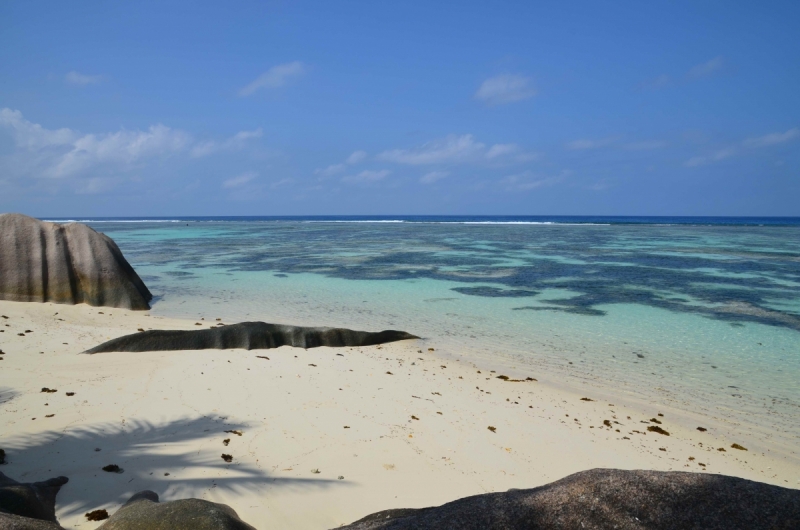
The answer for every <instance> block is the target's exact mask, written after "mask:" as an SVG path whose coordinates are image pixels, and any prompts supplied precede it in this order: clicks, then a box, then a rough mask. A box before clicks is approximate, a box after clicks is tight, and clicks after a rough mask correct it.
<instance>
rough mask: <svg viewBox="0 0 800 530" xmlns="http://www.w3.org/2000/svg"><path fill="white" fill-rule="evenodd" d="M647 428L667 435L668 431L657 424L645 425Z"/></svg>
mask: <svg viewBox="0 0 800 530" xmlns="http://www.w3.org/2000/svg"><path fill="white" fill-rule="evenodd" d="M647 430H648V431H650V432H655V433H658V434H663V435H664V436H669V433H668V432H667V431H665V430H664V429H662V428H661V427H658V426H657V425H650V426H649V427H647Z"/></svg>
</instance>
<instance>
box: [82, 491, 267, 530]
mask: <svg viewBox="0 0 800 530" xmlns="http://www.w3.org/2000/svg"><path fill="white" fill-rule="evenodd" d="M101 529H102V530H255V529H254V528H253V527H252V526H250V525H249V524H247V523H245V522H244V521H242V520H241V519H239V516H238V515H236V512H235V511H233V509H232V508H231V507H230V506H226V505H225V504H217V503H214V502H209V501H203V500H200V499H181V500H178V501H170V502H158V494H156V493H155V492H152V491H148V490H145V491H140V492H139V493H137V494H136V495H134V496H133V497H131V498H130V499H129V500H128V502H126V503H125V504H124V505H123V506H122V508H120V509H119V510H117V512H116V513H115V514H114V515H112V516H111V517H110V518H109V519H108V520H107V521H106V522H105V523H103V524H102V525H100V526H99V527H98V529H97V530H101Z"/></svg>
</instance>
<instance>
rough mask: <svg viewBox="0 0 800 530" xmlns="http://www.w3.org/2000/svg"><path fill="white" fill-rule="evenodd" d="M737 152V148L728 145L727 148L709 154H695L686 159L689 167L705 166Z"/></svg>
mask: <svg viewBox="0 0 800 530" xmlns="http://www.w3.org/2000/svg"><path fill="white" fill-rule="evenodd" d="M735 154H736V150H735V149H733V148H732V147H728V148H725V149H720V150H719V151H717V152H715V153H712V154H710V155H707V156H694V157H692V158H690V159H689V160H687V161H686V166H687V167H697V166H703V165H706V164H710V163H713V162H719V161H721V160H725V159H726V158H730V157H732V156H733V155H735Z"/></svg>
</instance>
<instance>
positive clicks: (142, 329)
mask: <svg viewBox="0 0 800 530" xmlns="http://www.w3.org/2000/svg"><path fill="white" fill-rule="evenodd" d="M136 331H144V328H138V329H137V330H136Z"/></svg>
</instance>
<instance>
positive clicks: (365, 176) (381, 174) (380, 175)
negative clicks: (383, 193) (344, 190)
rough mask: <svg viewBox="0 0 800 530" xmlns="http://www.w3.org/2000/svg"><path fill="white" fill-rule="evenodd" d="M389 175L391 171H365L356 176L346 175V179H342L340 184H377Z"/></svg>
mask: <svg viewBox="0 0 800 530" xmlns="http://www.w3.org/2000/svg"><path fill="white" fill-rule="evenodd" d="M390 173H391V171H389V170H388V169H381V170H369V169H367V170H364V171H362V172H361V173H358V174H356V175H347V176H346V177H342V182H347V183H348V184H360V183H367V182H378V181H379V180H383V179H385V178H386V177H388V176H389V174H390Z"/></svg>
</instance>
